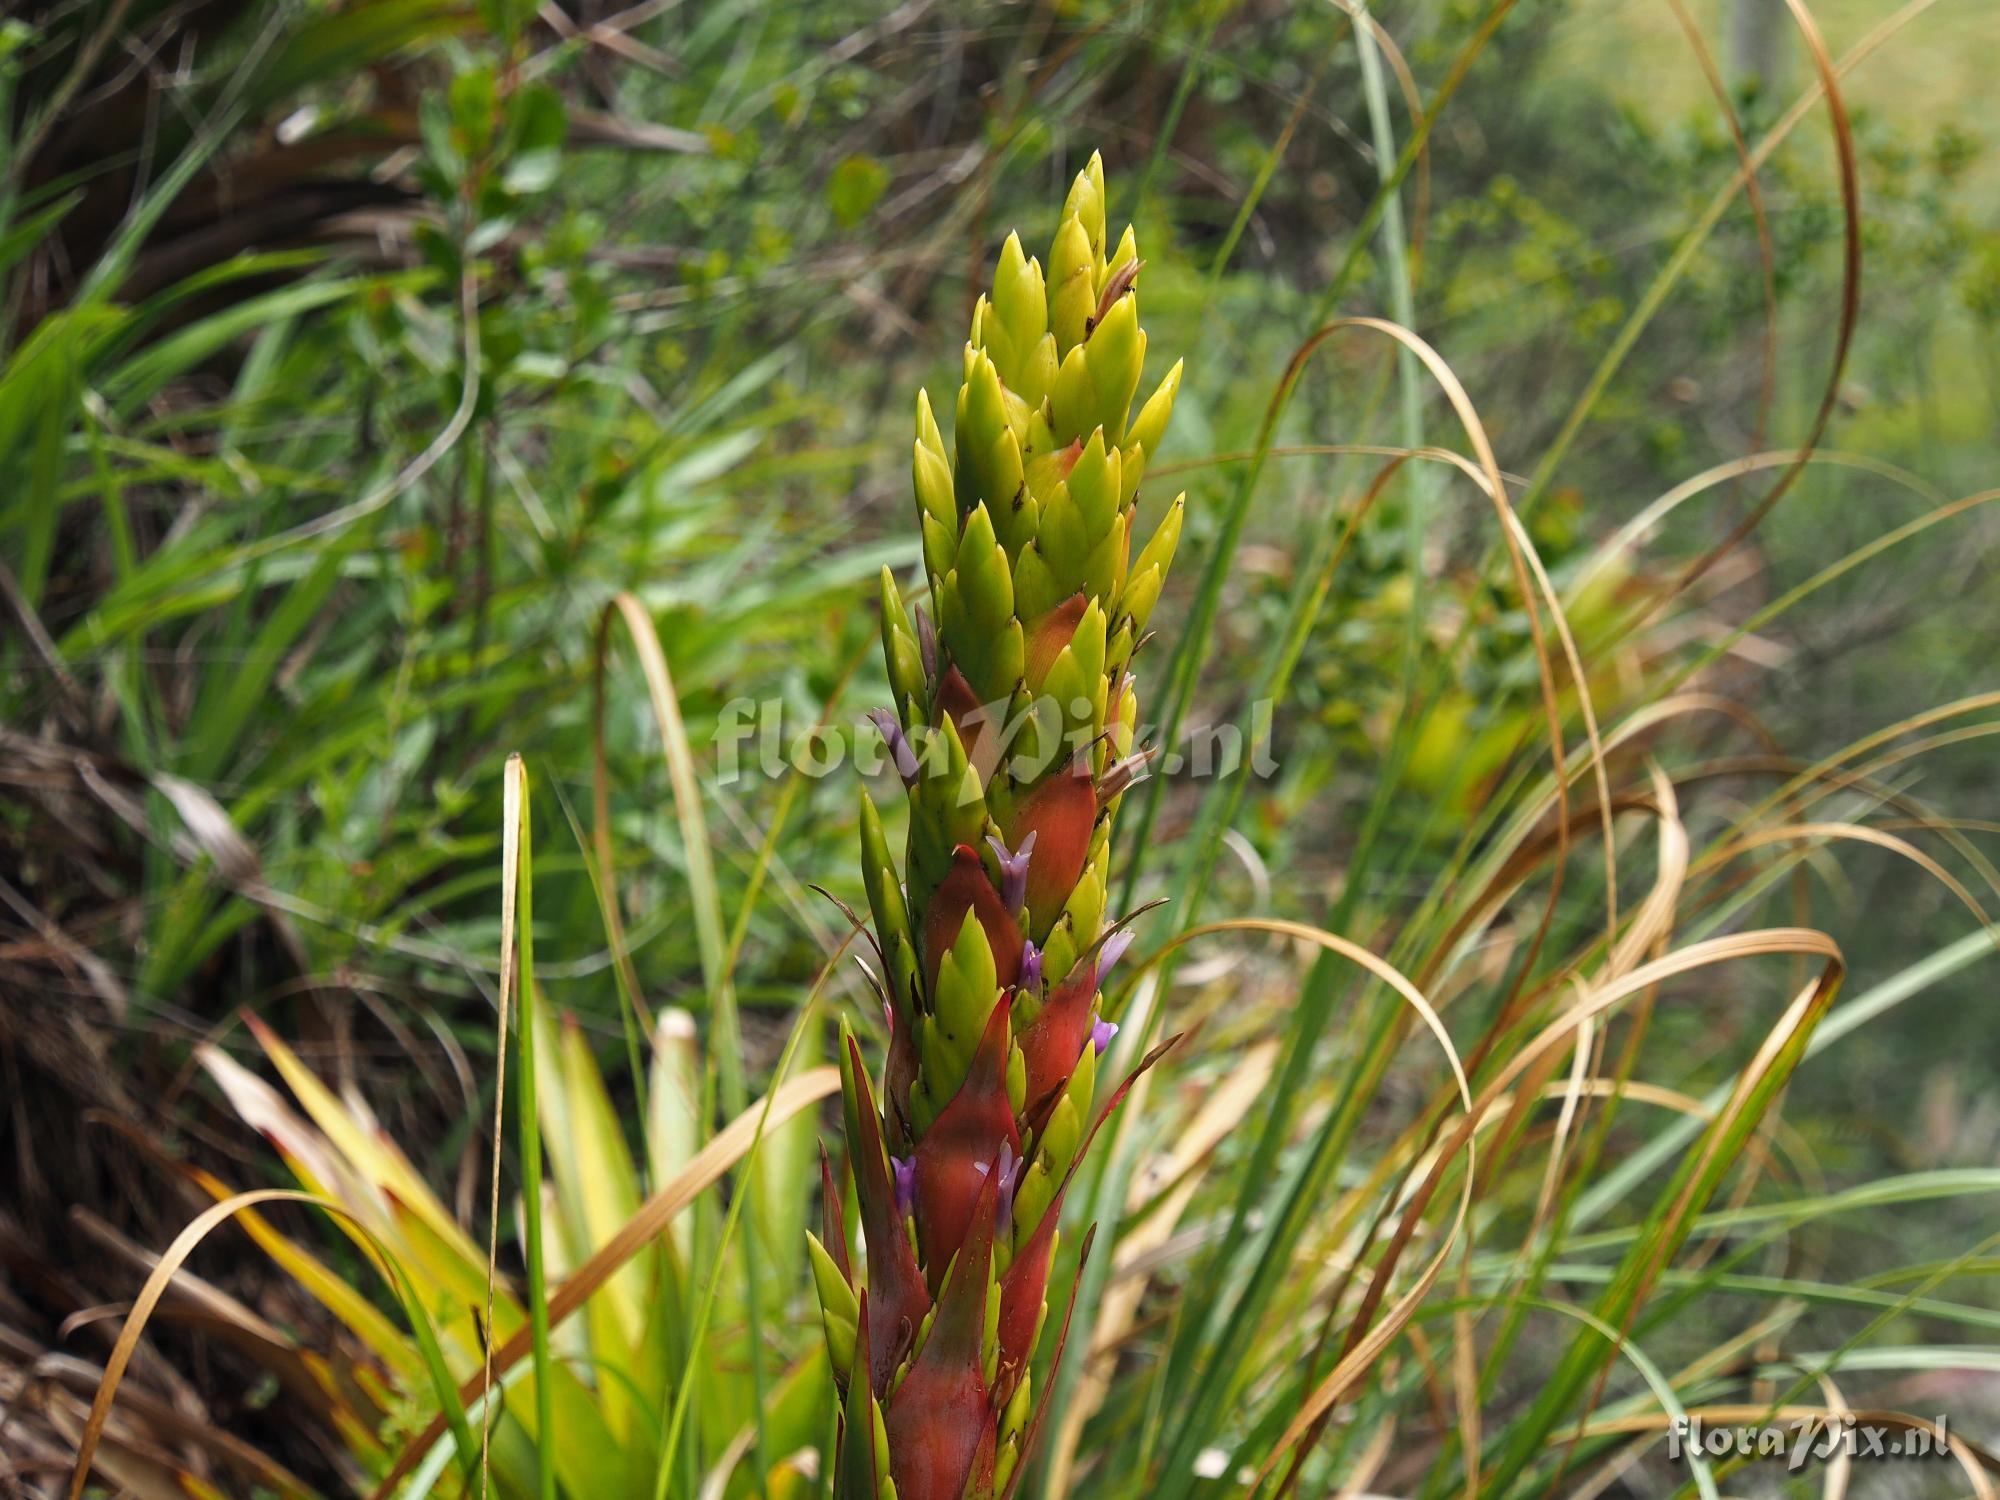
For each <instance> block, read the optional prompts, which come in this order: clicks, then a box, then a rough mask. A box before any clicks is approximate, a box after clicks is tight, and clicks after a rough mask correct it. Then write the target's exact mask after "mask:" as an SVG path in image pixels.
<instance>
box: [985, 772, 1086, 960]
mask: <svg viewBox="0 0 2000 1500" xmlns="http://www.w3.org/2000/svg"><path fill="white" fill-rule="evenodd" d="M1087 762H1088V758H1087V757H1086V756H1083V755H1078V756H1077V757H1075V759H1074V760H1073V761H1071V763H1070V764H1069V765H1068V766H1067V767H1065V768H1064V769H1063V770H1061V771H1059V772H1057V773H1056V774H1055V775H1053V776H1051V777H1049V778H1048V779H1047V780H1046V781H1044V782H1042V784H1041V785H1040V786H1037V787H1036V788H1035V789H1034V790H1033V791H1031V792H1029V793H1028V794H1027V795H1026V796H1024V797H1022V798H1021V800H1020V801H1019V802H1017V803H1016V804H1015V805H1014V809H1013V816H1012V817H1011V818H1010V819H1009V821H1008V822H1007V823H1006V825H1005V827H1004V832H1005V835H1006V839H1007V844H1008V847H1009V848H1013V849H1018V848H1020V847H1021V844H1022V842H1023V841H1024V840H1025V839H1026V838H1027V837H1028V836H1029V835H1030V834H1033V835H1034V838H1035V857H1034V858H1033V859H1032V860H1030V861H1029V862H1028V910H1029V911H1030V912H1032V913H1033V914H1034V918H1035V922H1036V930H1037V931H1041V930H1043V929H1044V928H1046V927H1047V925H1048V924H1049V923H1050V922H1052V921H1053V920H1054V918H1055V914H1056V913H1057V912H1059V911H1061V910H1062V905H1063V902H1065V901H1067V900H1068V899H1069V893H1070V892H1071V891H1073V890H1075V889H1076V882H1077V879H1078V877H1080V876H1081V875H1082V874H1083V866H1084V861H1086V860H1087V859H1089V858H1090V835H1091V832H1092V830H1093V829H1094V828H1095V827H1096V825H1097V788H1096V787H1095V786H1093V785H1092V784H1091V779H1090V768H1089V765H1088V763H1087ZM995 956H996V957H997V956H998V955H997V954H996V955H995Z"/></svg>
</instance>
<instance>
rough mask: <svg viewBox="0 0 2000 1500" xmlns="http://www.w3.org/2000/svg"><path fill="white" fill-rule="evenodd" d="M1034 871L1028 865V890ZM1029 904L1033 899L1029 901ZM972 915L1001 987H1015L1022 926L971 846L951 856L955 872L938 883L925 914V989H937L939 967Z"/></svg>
mask: <svg viewBox="0 0 2000 1500" xmlns="http://www.w3.org/2000/svg"><path fill="white" fill-rule="evenodd" d="M1034 884H1035V870H1034V865H1033V863H1032V862H1031V863H1030V864H1029V866H1028V888H1029V890H1030V891H1032V890H1033V889H1034ZM1029 899H1030V900H1033V899H1034V898H1033V897H1032V896H1030V897H1029ZM967 912H971V913H972V914H973V916H974V917H976V918H977V919H978V921H979V925H980V926H981V927H983V928H984V929H985V930H986V944H987V946H988V947H989V948H991V949H992V950H993V967H994V969H995V971H996V972H997V974H998V976H999V981H1000V984H1001V987H1002V988H1007V987H1010V986H1012V985H1013V983H1014V981H1015V980H1016V979H1017V978H1018V977H1019V976H1020V973H1021V924H1020V923H1018V922H1016V921H1015V920H1014V914H1013V913H1012V912H1010V911H1008V910H1007V907H1006V905H1005V904H1004V903H1003V902H1002V901H1001V900H1000V893H999V892H998V891H996V890H994V889H993V882H992V880H991V879H989V878H988V877H987V874H986V866H985V865H984V864H982V863H981V862H980V859H979V853H978V851H977V850H975V849H974V848H973V847H972V846H971V845H970V844H960V845H959V846H958V847H957V848H956V849H954V850H952V852H951V869H950V870H949V871H947V872H946V874H945V877H944V879H943V880H942V881H940V882H939V884H938V888H937V893H936V894H935V895H933V896H932V897H931V903H930V907H929V909H928V910H927V911H926V912H925V914H924V984H925V985H926V987H928V988H931V989H935V988H936V986H937V975H938V965H939V964H941V963H943V962H944V956H945V954H946V953H947V952H949V951H950V949H951V945H952V944H953V943H955V942H957V941H958V933H959V929H960V928H961V927H963V926H964V925H965V914H966V913H967Z"/></svg>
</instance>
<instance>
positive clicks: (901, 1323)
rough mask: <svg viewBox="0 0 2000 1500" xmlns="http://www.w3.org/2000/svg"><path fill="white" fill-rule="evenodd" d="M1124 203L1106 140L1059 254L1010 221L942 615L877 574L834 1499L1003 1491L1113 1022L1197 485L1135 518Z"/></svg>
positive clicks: (938, 495)
mask: <svg viewBox="0 0 2000 1500" xmlns="http://www.w3.org/2000/svg"><path fill="white" fill-rule="evenodd" d="M1104 205H1105V195H1104V172H1103V165H1102V163H1101V162H1100V161H1099V160H1098V159H1096V158H1095V157H1093V158H1092V160H1091V163H1090V165H1089V167H1087V168H1086V169H1085V170H1084V171H1083V172H1082V173H1081V174H1079V175H1078V177H1077V179H1076V182H1075V185H1074V186H1073V187H1072V188H1071V189H1070V193H1069V198H1068V200H1067V201H1066V203H1065V204H1064V207H1063V214H1062V222H1061V226H1060V227H1059V228H1058V229H1057V231H1056V236H1055V240H1054V243H1053V245H1052V247H1051V249H1050V252H1049V264H1048V268H1047V270H1046V271H1044V269H1043V267H1042V265H1041V264H1040V263H1039V262H1038V261H1035V260H1033V259H1030V258H1029V257H1028V256H1027V255H1026V254H1024V252H1023V251H1022V248H1021V244H1020V241H1019V239H1017V238H1016V237H1014V236H1012V235H1010V236H1008V239H1007V243H1006V245H1005V246H1004V247H1003V248H1002V250H1001V252H1000V261H999V265H998V267H997V268H996V270H995V273H994V278H993V286H992V290H991V291H990V293H989V294H988V295H986V296H983V297H981V298H980V299H979V303H978V306H977V308H976V309H975V311H974V313H973V318H972V337H971V340H970V341H969V342H968V343H967V345H966V349H965V360H964V378H963V383H962V384H961V386H960V388H959V393H958V400H957V403H956V405H955V407H954V408H953V411H952V424H953V428H952V435H951V440H950V442H949V444H947V441H946V438H945V434H944V432H943V430H942V429H941V428H940V426H939V424H938V421H937V418H936V415H935V414H934V413H933V412H932V410H931V406H930V402H929V400H928V399H927V398H926V397H925V396H924V395H922V394H919V396H918V398H917V435H916V443H915V447H914V453H913V466H912V480H913V484H914V487H915V491H916V500H917V521H918V525H919V527H920V528H921V531H922V535H923V557H924V563H925V568H926V571H927V573H928V575H929V585H930V609H929V610H928V611H926V610H924V609H922V608H918V609H914V610H913V609H911V608H909V607H908V606H907V605H906V604H905V601H904V599H903V597H902V594H901V592H900V590H898V588H897V586H896V583H895V580H894V579H893V578H892V577H891V576H890V574H889V573H888V572H887V571H886V570H885V571H884V572H883V575H882V586H881V610H882V648H883V655H884V658H885V661H886V663H887V667H888V678H889V684H890V689H891V691H892V693H893V695H894V698H895V702H894V704H893V706H892V708H891V709H889V710H887V711H883V712H881V713H878V714H877V715H876V722H877V724H878V726H879V727H880V728H881V729H882V732H883V736H884V738H885V739H886V740H887V741H888V744H889V748H890V751H891V754H892V758H893V760H894V763H895V765H896V769H897V771H898V773H899V774H900V775H901V777H902V781H903V784H904V787H905V788H906V790H907V792H908V797H909V806H910V834H909V842H908V845H907V848H906V850H905V856H904V861H903V874H902V876H901V878H899V876H898V873H897V868H896V864H895V861H894V858H893V856H892V855H891V853H890V851H889V847H888V841H887V838H886V836H885V834H884V832H883V827H882V820H881V817H880V815H879V814H878V812H877V810H876V808H875V806H874V805H873V803H872V802H871V801H869V799H868V798H867V797H866V796H865V795H864V797H863V799H862V801H863V806H862V809H861V860H862V875H863V883H864V885H865V887H866V890H867V893H868V902H869V906H870V910H871V914H872V916H873V919H874V928H875V932H874V936H875V942H876V946H877V948H878V949H879V953H880V958H881V982H882V984H883V986H884V990H885V995H884V999H885V1001H886V1002H887V1006H888V1010H889V1015H890V1022H891V1041H890V1050H889V1057H888V1060H887V1066H886V1069H885V1071H884V1074H883V1081H882V1085H881V1088H880V1092H879V1095H878V1092H877V1089H876V1087H875V1086H874V1084H873V1083H872V1082H871V1080H870V1078H869V1075H868V1072H867V1069H866V1067H865V1066H864V1064H863V1061H862V1057H861V1052H860V1048H859V1046H858V1045H857V1044H856V1042H855V1040H854V1038H853V1037H852V1036H851V1035H850V1036H847V1037H845V1038H844V1039H843V1043H842V1056H841V1067H842V1083H843V1095H844V1099H845V1106H846V1119H847V1132H846V1134H847V1153H848V1165H849V1170H850V1171H851V1173H852V1174H853V1179H854V1187H855V1194H856V1198H857V1200H858V1201H859V1204H860V1210H861V1221H862V1222H861V1227H862V1231H863V1236H862V1237H863V1242H864V1245H865V1264H857V1263H855V1262H854V1261H851V1260H850V1256H849V1247H848V1245H847V1237H846V1230H845V1228H844V1226H843V1224H842V1223H841V1218H840V1213H841V1210H840V1194H839V1191H838V1189H837V1187H836V1185H835V1182H834V1179H833V1177H832V1174H831V1171H830V1170H829V1173H828V1176H827V1179H826V1194H827V1200H828V1219H827V1223H826V1225H825V1233H826V1237H825V1240H824V1241H820V1240H815V1241H814V1242H813V1245H812V1257H813V1269H814V1275H815V1279H816V1281H817V1284H818V1286H819V1290H820V1300H821V1304H822V1310H823V1314H824V1320H825V1326H826V1335H827V1348H828V1352H829V1355H830V1357H831V1359H832V1362H833V1366H834V1373H835V1376H836V1378H837V1381H838V1383H839V1385H840V1388H841V1391H842V1429H841V1430H842V1440H841V1461H840V1464H839V1468H838V1477H837V1482H836V1493H837V1495H838V1496H839V1497H841V1500H886V1497H889V1496H896V1497H898V1500H965V1497H975V1500H976V1497H994V1496H1004V1495H1005V1494H1006V1493H1007V1492H1008V1491H1009V1489H1010V1488H1011V1482H1012V1480H1013V1477H1014V1476H1015V1475H1016V1474H1018V1473H1019V1472H1020V1465H1021V1462H1022V1459H1023V1457H1024V1448H1025V1445H1026V1442H1027V1440H1028V1438H1029V1436H1030V1434H1031V1432H1032V1430H1033V1425H1034V1424H1033V1422H1032V1419H1031V1414H1032V1411H1033V1398H1032V1395H1031V1390H1030V1386H1031V1382H1030V1378H1029V1362H1030V1359H1031V1357H1032V1355H1033V1354H1034V1351H1035V1346H1036V1342H1037V1340H1038V1338H1039V1337H1040V1334H1041V1332H1042V1328H1043V1325H1044V1323H1045V1322H1046V1319H1047V1314H1048V1299H1049V1293H1050V1287H1049V1278H1050V1267H1051V1260H1052V1257H1053V1256H1054V1254H1055V1250H1056V1244H1057V1240H1058V1234H1057V1230H1056V1221H1057V1216H1058V1214H1059V1212H1060V1210H1061V1200H1062V1194H1063V1189H1064V1187H1065V1185H1066V1184H1067V1182H1068V1180H1069V1177H1070V1174H1071V1172H1072V1170H1073V1168H1074V1167H1075V1165H1076V1162H1077V1159H1078V1156H1079V1154H1080V1152H1081V1151H1082V1149H1083V1147H1084V1146H1085V1144H1086V1143H1087V1141H1088V1139H1089V1135H1090V1132H1091V1127H1092V1124H1093V1114H1092V1110H1093V1105H1094V1104H1097V1102H1098V1101H1097V1100H1096V1099H1095V1095H1096V1093H1097V1060H1098V1056H1099V1054H1100V1053H1101V1052H1102V1051H1103V1049H1104V1047H1105V1046H1106V1045H1107V1044H1108V1042H1109V1038H1110V1034H1111V1032H1112V1031H1113V1030H1114V1029H1115V1028H1113V1027H1111V1026H1110V1025H1109V1024H1108V1023H1106V1022H1105V1021H1104V1020H1103V1018H1102V1016H1101V1013H1100V1005H1101V1002H1102V996H1101V993H1100V985H1101V983H1102V980H1103V976H1104V972H1105V970H1107V969H1108V968H1109V966H1110V965H1111V963H1113V962H1115V960H1116V958H1117V955H1118V953H1119V952H1120V951H1122V949H1123V946H1124V943H1125V940H1126V934H1124V933H1122V932H1121V931H1119V930H1118V926H1117V924H1116V923H1113V922H1109V921H1108V920H1107V913H1106V911H1105V893H1106V891H1107V890H1108V889H1109V887H1110V872H1109V870H1108V868H1107V861H1108V858H1109V849H1110V831H1111V820H1112V817H1113V815H1114V813H1115V812H1116V809H1117V805H1118V796H1119V793H1120V792H1121V791H1122V790H1123V789H1124V787H1125V786H1127V785H1128V784H1129V783H1130V782H1131V780H1132V779H1133V778H1134V777H1135V776H1136V775H1137V774H1138V773H1139V771H1140V770H1141V768H1142V767H1143V765H1144V755H1143V753H1140V754H1135V748H1136V747H1135V743H1134V734H1135V728H1136V725H1137V722H1138V700H1137V696H1136V693H1135V690H1134V686H1133V682H1132V678H1131V674H1130V672H1129V670H1128V669H1129V667H1130V665H1131V661H1132V655H1133V652H1134V650H1135V649H1136V648H1137V646H1138V644H1139V642H1140V641H1141V640H1143V639H1144V636H1145V630H1146V620H1147V616H1148V615H1149V614H1150V613H1151V611H1152V608H1153V605H1154V603H1155V602H1156V601H1157V600H1158V598H1159V594H1160V585H1161V581H1162V579H1163V578H1164V576H1165V574H1166V570H1167V567H1168V564H1169V563H1170V562H1171V561H1172V558H1173V552H1174V546H1175V543H1176V542H1177V541H1178V540H1179V537H1180V526H1181V512H1182V506H1183V499H1182V498H1181V497H1178V496H1177V497H1176V498H1175V499H1174V500H1173V501H1172V502H1171V503H1170V504H1168V505H1166V506H1164V507H1158V508H1156V509H1155V510H1154V513H1153V515H1151V516H1143V514H1142V513H1143V512H1144V511H1145V510H1147V509H1148V507H1147V506H1145V505H1144V504H1143V503H1142V501H1141V499H1140V496H1139V488H1140V480H1141V478H1142V476H1143V475H1144V473H1145V469H1146V462H1147V459H1148V456H1149V455H1150V454H1151V452H1152V451H1153V450H1154V449H1155V448H1156V447H1157V446H1158V445H1159V442H1160V440H1161V438H1162V436H1163V435H1164V433H1165V430H1166V425H1167V418H1168V416H1169V414H1170V413H1171V411H1172V409H1173V403H1174V396H1175V393H1176V392H1177V391H1178V389H1179V387H1180V375H1181V367H1180V366H1179V365H1178V364H1176V365H1175V366H1174V367H1173V368H1172V369H1171V370H1170V371H1168V372H1167V375H1166V378H1165V379H1164V380H1162V381H1161V382H1160V383H1159V386H1158V387H1157V389H1155V390H1154V392H1153V393H1152V394H1151V395H1150V396H1149V397H1148V398H1147V399H1146V400H1145V401H1144V402H1143V403H1142V404H1141V405H1140V406H1139V408H1138V410H1137V411H1136V413H1135V412H1134V411H1133V402H1134V400H1135V399H1136V397H1137V394H1138V390H1139V384H1140V377H1141V374H1142V371H1143V367H1144V364H1145V357H1146V335H1145V332H1144V331H1143V330H1142V329H1141V328H1140V326H1139V299H1138V279H1139V270H1140V264H1141V263H1140V260H1139V255H1138V247H1137V241H1136V238H1135V236H1134V235H1133V232H1132V230H1131V229H1129V228H1128V229H1126V231H1125V233H1124V236H1123V237H1122V238H1121V239H1120V240H1119V241H1118V242H1117V244H1116V246H1115V248H1112V249H1110V250H1109V251H1108V252H1107V248H1106V238H1105V211H1104ZM1142 530H1144V531H1145V532H1146V534H1147V535H1148V536H1149V540H1147V541H1146V542H1145V543H1144V545H1143V546H1141V547H1139V550H1138V553H1137V555H1136V556H1134V554H1133V547H1134V544H1135V533H1137V532H1140V531H1142ZM1095 1118H1097V1119H1101V1118H1102V1112H1101V1108H1100V1112H1099V1114H1098V1115H1097V1116H1095Z"/></svg>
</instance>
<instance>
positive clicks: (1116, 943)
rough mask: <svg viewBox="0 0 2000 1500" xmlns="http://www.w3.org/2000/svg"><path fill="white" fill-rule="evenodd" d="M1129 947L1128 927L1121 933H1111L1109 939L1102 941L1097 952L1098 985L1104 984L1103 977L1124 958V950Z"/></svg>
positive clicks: (1130, 936)
mask: <svg viewBox="0 0 2000 1500" xmlns="http://www.w3.org/2000/svg"><path fill="white" fill-rule="evenodd" d="M1131 946H1132V929H1131V928H1129V927H1128V928H1126V929H1125V930H1124V931H1122V932H1114V933H1112V934H1111V936H1110V937H1108V938H1106V939H1105V940H1104V946H1103V947H1102V948H1100V949H1098V950H1097V982H1098V983H1099V984H1102V983H1104V976H1105V975H1106V974H1109V973H1110V972H1111V970H1112V968H1113V967H1114V966H1116V964H1117V962H1118V960H1119V959H1121V958H1123V957H1124V956H1125V950H1126V949H1128V948H1130V947H1131Z"/></svg>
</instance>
